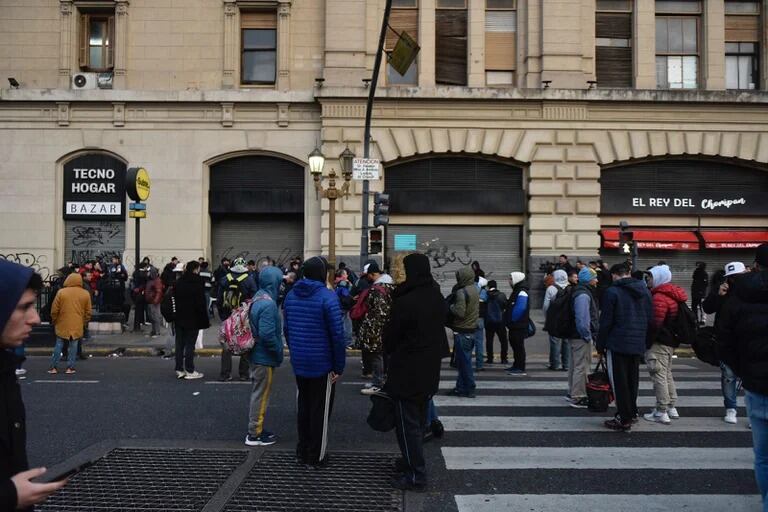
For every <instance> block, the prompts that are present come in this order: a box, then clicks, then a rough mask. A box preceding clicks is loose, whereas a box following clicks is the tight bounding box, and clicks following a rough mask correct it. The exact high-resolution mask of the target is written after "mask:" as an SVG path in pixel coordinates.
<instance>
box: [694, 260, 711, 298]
mask: <svg viewBox="0 0 768 512" xmlns="http://www.w3.org/2000/svg"><path fill="white" fill-rule="evenodd" d="M708 285H709V276H708V275H707V271H706V270H704V269H703V268H701V267H697V268H696V270H694V271H693V284H691V296H692V297H693V298H694V299H703V298H704V296H705V295H706V294H707V286H708Z"/></svg>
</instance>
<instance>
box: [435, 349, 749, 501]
mask: <svg viewBox="0 0 768 512" xmlns="http://www.w3.org/2000/svg"><path fill="white" fill-rule="evenodd" d="M503 370H504V368H503V367H501V366H498V367H490V368H487V369H486V371H484V372H480V373H476V374H475V378H476V385H477V388H476V390H475V393H476V397H475V398H464V397H454V396H447V395H446V394H445V390H450V389H452V388H453V387H454V384H455V381H454V380H453V379H454V378H455V375H456V372H455V370H453V369H447V368H444V370H443V372H442V379H443V380H442V381H441V382H440V389H441V392H440V394H439V395H437V396H435V397H434V402H435V405H436V406H437V407H438V413H439V414H440V415H441V418H440V419H441V421H442V422H443V425H444V427H445V432H446V434H445V437H444V438H443V439H442V441H441V442H440V443H441V446H440V450H441V451H440V453H441V455H442V457H443V460H444V463H445V468H446V470H447V471H448V472H449V473H456V474H460V475H461V477H460V479H461V481H465V482H472V483H470V484H467V486H466V491H464V493H462V492H461V491H459V493H457V494H456V495H455V503H456V507H457V508H458V511H459V512H470V511H471V512H498V511H526V512H562V511H563V510H569V511H572V512H594V511H602V510H621V511H627V512H635V511H637V512H641V511H642V512H656V511H667V510H680V509H682V510H695V511H697V512H720V511H722V510H729V511H738V512H741V511H748V510H760V507H761V499H760V496H759V495H757V494H755V493H756V492H757V489H756V486H755V485H754V483H753V482H754V475H753V472H752V468H753V463H754V456H753V452H752V447H751V436H750V434H749V430H748V429H747V425H746V423H747V421H746V418H744V414H745V411H744V409H743V407H744V399H743V397H739V399H738V405H739V412H738V414H739V422H738V424H737V425H731V424H727V423H725V422H724V421H723V415H724V412H725V410H724V407H723V397H722V396H721V394H720V393H719V390H720V372H719V371H718V370H717V369H715V368H711V367H707V366H704V365H698V364H688V363H684V364H678V363H677V362H675V363H674V365H673V370H674V372H675V378H676V379H677V380H676V384H677V389H678V395H679V398H678V402H677V404H676V405H677V407H678V409H679V412H680V415H681V418H680V419H677V420H673V421H672V424H671V425H662V424H658V423H652V422H648V421H645V420H643V419H640V420H639V421H638V422H637V423H636V424H635V425H633V427H632V431H631V432H629V433H619V432H614V431H611V430H608V429H606V428H605V427H604V425H603V422H604V420H606V419H608V418H610V417H611V416H612V415H613V414H614V413H615V408H613V407H611V409H610V410H609V411H608V412H607V413H603V414H595V413H591V412H588V411H586V410H583V409H573V408H571V407H569V404H568V403H567V402H566V401H565V400H564V395H565V393H566V391H567V373H565V372H553V371H548V370H540V369H538V368H536V367H533V368H531V367H530V366H529V371H530V373H529V375H528V376H526V377H512V376H507V375H506V374H505V373H504V372H503ZM640 389H641V390H644V393H643V395H644V396H640V397H638V407H639V408H640V410H641V413H642V412H648V411H649V410H650V409H651V408H653V407H654V406H655V397H653V396H651V395H652V393H649V390H652V389H653V386H652V383H651V381H650V379H649V378H648V374H647V371H646V369H645V368H644V367H641V382H640ZM689 412H690V413H689ZM509 433H511V434H509ZM643 436H651V437H643ZM532 471H534V472H536V473H535V475H536V477H535V478H534V477H530V476H528V475H530V472H532ZM585 471H586V472H587V473H584V472H585ZM669 471H674V472H675V477H674V480H675V481H677V482H679V485H677V486H676V487H675V486H673V487H671V488H669V489H667V487H668V485H666V484H667V483H668V482H669V480H668V478H669V477H670V476H671V474H670V473H669ZM589 472H593V473H589ZM734 472H735V475H737V476H734ZM490 475H493V477H492V476H490ZM501 475H503V476H501ZM548 475H551V476H548ZM585 475H592V476H591V477H590V478H591V480H589V479H587V481H586V483H584V484H583V485H580V484H579V482H580V481H581V479H583V478H585ZM665 475H666V476H665ZM612 477H615V478H616V479H617V482H620V483H617V484H615V485H607V484H608V483H610V480H611V478H612ZM489 479H491V480H493V484H492V485H489V486H488V487H487V488H483V483H484V482H487V481H488V480H489ZM467 491H468V492H467ZM472 491H474V492H472ZM563 491H565V492H563ZM487 493H490V494H487Z"/></svg>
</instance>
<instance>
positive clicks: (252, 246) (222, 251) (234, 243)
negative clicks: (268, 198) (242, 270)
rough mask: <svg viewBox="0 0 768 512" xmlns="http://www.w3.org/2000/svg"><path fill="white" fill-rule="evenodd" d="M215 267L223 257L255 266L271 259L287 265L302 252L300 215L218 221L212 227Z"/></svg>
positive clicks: (302, 226)
mask: <svg viewBox="0 0 768 512" xmlns="http://www.w3.org/2000/svg"><path fill="white" fill-rule="evenodd" d="M211 230H212V232H211V240H212V245H213V260H212V261H213V262H214V266H217V265H218V262H219V261H220V260H221V258H223V257H228V258H230V259H234V258H237V257H242V258H245V260H246V261H248V260H254V261H256V263H259V262H260V261H263V260H264V259H265V258H267V257H270V258H272V259H274V260H276V261H277V263H278V264H279V265H286V264H287V263H288V262H289V261H290V260H291V258H293V257H294V256H301V255H302V254H303V252H304V220H303V216H301V215H270V216H268V217H267V216H264V217H251V218H245V217H232V216H230V217H226V216H224V217H218V218H215V219H213V221H212V225H211Z"/></svg>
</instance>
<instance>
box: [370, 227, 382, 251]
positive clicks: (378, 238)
mask: <svg viewBox="0 0 768 512" xmlns="http://www.w3.org/2000/svg"><path fill="white" fill-rule="evenodd" d="M368 240H370V242H371V250H370V251H368V254H381V251H382V250H383V245H382V243H383V241H382V231H381V230H380V229H372V230H370V231H369V232H368Z"/></svg>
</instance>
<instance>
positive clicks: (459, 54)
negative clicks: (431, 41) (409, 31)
mask: <svg viewBox="0 0 768 512" xmlns="http://www.w3.org/2000/svg"><path fill="white" fill-rule="evenodd" d="M437 7H438V8H437V9H436V10H435V25H436V30H435V39H436V40H435V81H436V82H437V83H438V84H447V85H467V5H466V0H464V1H463V2H462V1H461V0H438V2H437Z"/></svg>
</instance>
